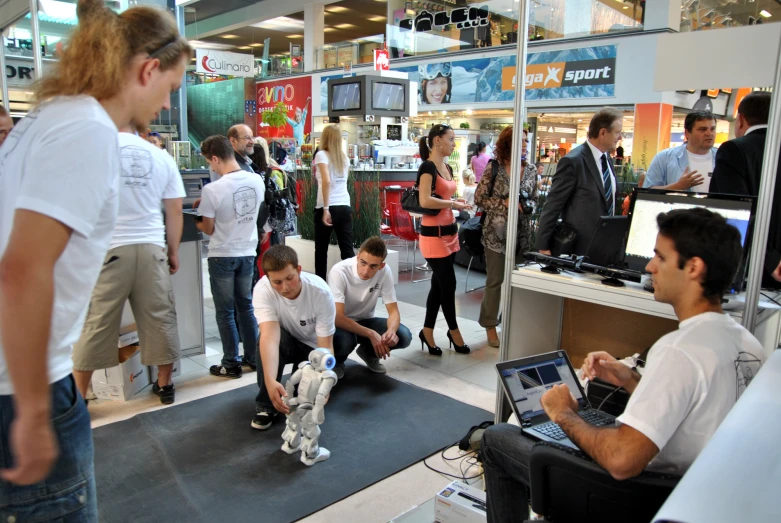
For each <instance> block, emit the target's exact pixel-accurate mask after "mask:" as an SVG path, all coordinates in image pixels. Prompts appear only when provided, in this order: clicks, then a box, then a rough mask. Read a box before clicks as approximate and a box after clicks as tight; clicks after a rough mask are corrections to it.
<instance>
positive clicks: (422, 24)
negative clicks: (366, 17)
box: [399, 5, 489, 33]
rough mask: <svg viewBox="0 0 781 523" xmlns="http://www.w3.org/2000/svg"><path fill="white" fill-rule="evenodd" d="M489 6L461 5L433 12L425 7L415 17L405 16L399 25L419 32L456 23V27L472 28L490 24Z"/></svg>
mask: <svg viewBox="0 0 781 523" xmlns="http://www.w3.org/2000/svg"><path fill="white" fill-rule="evenodd" d="M488 17H489V11H488V6H487V5H484V6H482V7H459V8H458V9H452V10H450V11H439V12H437V13H431V12H429V11H426V10H425V9H424V10H423V11H421V12H420V13H418V15H417V16H415V18H405V19H403V20H402V21H401V22H399V27H401V28H402V29H409V30H411V31H417V32H419V33H423V32H428V31H433V30H434V28H435V27H438V28H442V27H444V26H446V25H455V26H456V29H471V28H473V27H479V26H481V25H488V24H489V18H488Z"/></svg>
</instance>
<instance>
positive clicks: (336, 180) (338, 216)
mask: <svg viewBox="0 0 781 523" xmlns="http://www.w3.org/2000/svg"><path fill="white" fill-rule="evenodd" d="M314 164H315V167H316V169H317V170H316V174H315V176H316V177H317V204H316V205H315V274H317V275H318V276H320V277H321V278H322V279H323V280H325V278H326V275H327V272H328V244H329V243H330V241H331V232H332V231H333V232H335V233H336V240H337V242H338V243H339V251H340V252H341V255H342V259H343V260H346V259H347V258H352V257H353V256H355V251H354V250H353V209H352V207H350V193H348V192H347V174H348V171H349V161H348V160H347V155H346V154H344V151H342V133H341V131H340V130H339V126H338V125H334V124H331V125H328V126H326V128H325V129H323V136H322V139H321V140H320V151H319V152H318V153H317V154H316V155H315V160H314Z"/></svg>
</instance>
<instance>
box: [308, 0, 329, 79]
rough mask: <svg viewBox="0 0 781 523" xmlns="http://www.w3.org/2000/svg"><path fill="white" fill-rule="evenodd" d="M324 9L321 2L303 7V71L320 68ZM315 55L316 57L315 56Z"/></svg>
mask: <svg viewBox="0 0 781 523" xmlns="http://www.w3.org/2000/svg"><path fill="white" fill-rule="evenodd" d="M324 29H325V9H324V6H323V5H322V4H314V5H308V6H307V7H305V8H304V71H314V70H315V69H316V68H319V69H322V67H323V57H322V54H323V53H322V47H323V43H324V42H325V38H324V37H325V32H324V31H323V30H324ZM316 56H317V58H315V57H316Z"/></svg>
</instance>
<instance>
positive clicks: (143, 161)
mask: <svg viewBox="0 0 781 523" xmlns="http://www.w3.org/2000/svg"><path fill="white" fill-rule="evenodd" d="M119 154H120V158H121V161H122V171H121V177H122V185H124V186H125V187H147V186H148V185H149V181H148V180H149V179H150V178H151V177H152V168H153V164H154V160H153V158H152V154H151V153H150V152H149V151H147V150H145V149H142V148H141V147H137V146H135V145H126V146H124V147H122V148H121V149H120V151H119Z"/></svg>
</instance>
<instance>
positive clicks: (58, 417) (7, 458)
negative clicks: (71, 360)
mask: <svg viewBox="0 0 781 523" xmlns="http://www.w3.org/2000/svg"><path fill="white" fill-rule="evenodd" d="M49 388H50V390H51V394H52V423H53V426H54V431H55V433H56V435H57V444H58V446H59V456H58V458H57V461H56V462H55V465H54V468H53V469H52V471H51V473H50V474H49V477H47V478H46V479H45V480H44V481H42V482H40V483H36V484H35V485H26V486H19V485H12V484H10V483H6V482H4V481H0V522H3V523H5V522H10V523H15V522H16V523H39V522H43V521H58V522H63V523H87V522H90V523H92V522H94V521H97V520H98V505H97V495H96V490H95V474H94V467H93V451H92V429H91V428H90V418H89V414H88V413H87V407H86V405H85V404H84V400H83V399H82V398H81V395H80V394H79V392H78V391H77V390H76V384H75V382H74V381H73V376H70V375H69V376H68V377H66V378H63V379H61V380H60V381H58V382H56V383H53V384H52V385H50V387H49ZM13 419H14V405H13V396H0V430H2V433H0V439H1V440H2V448H0V468H3V469H5V468H9V467H11V466H12V465H13V456H12V454H11V448H10V446H9V441H8V436H9V434H10V425H11V422H12V421H13Z"/></svg>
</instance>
